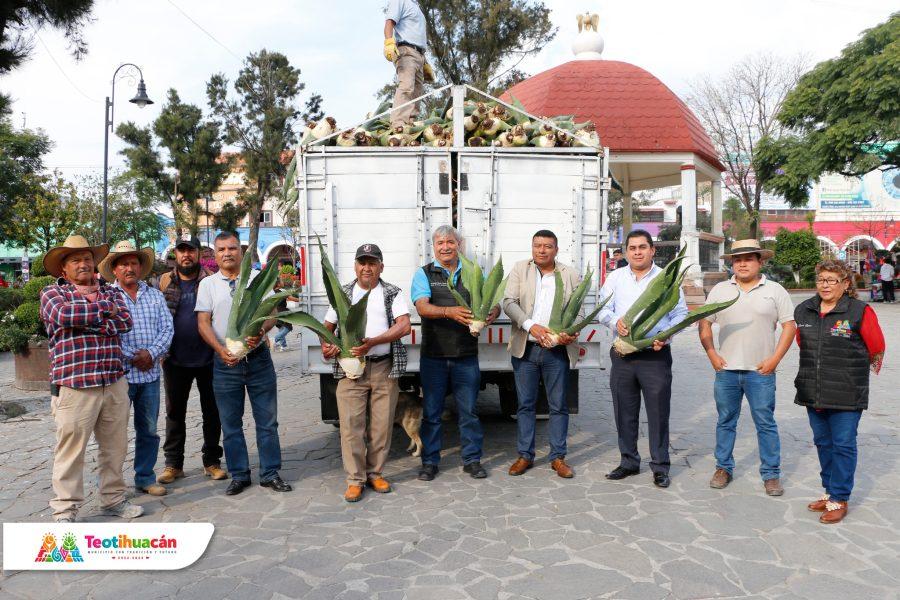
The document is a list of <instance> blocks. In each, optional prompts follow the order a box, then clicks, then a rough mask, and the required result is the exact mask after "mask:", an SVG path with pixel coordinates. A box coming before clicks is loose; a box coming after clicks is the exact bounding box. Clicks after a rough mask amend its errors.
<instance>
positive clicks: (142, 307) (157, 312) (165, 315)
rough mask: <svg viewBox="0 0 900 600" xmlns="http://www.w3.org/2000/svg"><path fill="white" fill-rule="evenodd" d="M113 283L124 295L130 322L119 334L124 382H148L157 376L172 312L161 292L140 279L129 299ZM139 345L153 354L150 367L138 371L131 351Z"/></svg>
mask: <svg viewBox="0 0 900 600" xmlns="http://www.w3.org/2000/svg"><path fill="white" fill-rule="evenodd" d="M115 285H116V287H117V288H119V291H120V293H121V294H122V297H123V298H124V299H125V305H126V306H127V307H128V311H129V312H130V313H131V321H132V323H133V327H132V329H131V331H129V332H128V333H126V334H123V335H122V336H121V339H122V356H123V357H124V358H125V377H127V378H128V383H152V382H154V381H156V380H157V379H159V370H160V369H159V359H160V358H161V357H163V356H164V355H165V354H166V353H167V352H168V351H169V344H171V343H172V335H173V334H174V333H175V327H174V326H173V324H172V313H171V312H169V307H168V306H167V305H166V298H165V296H163V295H162V292H160V291H159V290H157V289H156V288H152V287H150V286H149V285H147V284H146V283H144V282H143V281H140V282H138V292H137V299H136V300H132V299H131V296H129V295H128V293H127V292H126V291H125V290H123V289H121V287H120V286H119V283H118V282H116V284H115ZM142 349H143V350H147V351H148V352H149V353H150V356H151V357H153V368H152V369H150V370H149V371H141V370H140V369H138V368H136V367H135V366H134V365H132V364H131V361H132V359H133V358H134V355H135V354H137V352H138V350H142Z"/></svg>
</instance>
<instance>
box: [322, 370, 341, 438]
mask: <svg viewBox="0 0 900 600" xmlns="http://www.w3.org/2000/svg"><path fill="white" fill-rule="evenodd" d="M319 402H320V405H321V409H322V422H323V423H331V424H332V425H334V426H335V427H338V426H339V425H338V424H339V423H340V419H339V417H338V407H337V379H335V378H334V377H332V376H331V375H328V374H325V373H323V374H321V375H319Z"/></svg>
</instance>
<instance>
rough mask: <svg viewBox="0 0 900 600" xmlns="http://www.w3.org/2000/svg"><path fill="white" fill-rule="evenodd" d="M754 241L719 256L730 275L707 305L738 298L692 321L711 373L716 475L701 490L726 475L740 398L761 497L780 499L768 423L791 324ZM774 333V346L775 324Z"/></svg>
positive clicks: (775, 442) (763, 252) (723, 481)
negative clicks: (749, 422) (746, 410)
mask: <svg viewBox="0 0 900 600" xmlns="http://www.w3.org/2000/svg"><path fill="white" fill-rule="evenodd" d="M773 254H774V253H773V252H772V251H771V250H767V249H765V248H761V247H760V245H759V242H758V241H756V240H738V241H736V242H734V244H732V248H731V252H730V253H729V254H725V255H723V256H722V258H724V259H725V260H727V261H730V262H731V265H732V267H733V268H734V275H733V276H732V277H731V279H729V280H727V281H723V282H721V283H719V284H717V285H716V286H715V287H714V288H713V289H712V290H711V291H710V293H709V297H708V298H707V299H706V301H707V303H713V302H723V301H726V300H729V299H731V298H734V292H735V290H737V291H738V293H739V294H740V298H739V299H738V301H737V302H735V303H734V304H733V305H732V306H730V307H729V308H727V309H725V310H723V311H721V312H719V313H716V314H714V315H711V316H708V317H706V318H705V319H702V320H701V321H700V322H699V326H700V343H701V344H702V345H703V349H704V350H706V354H707V356H709V362H710V363H712V366H713V369H715V370H716V382H715V385H714V387H713V393H714V396H715V400H716V410H717V411H718V413H719V420H718V423H717V424H716V450H715V454H716V471H715V474H713V477H712V479H711V480H710V482H709V486H710V487H712V488H716V489H722V488H724V487H725V486H727V485H728V484H729V483H730V482H731V479H732V476H733V474H734V456H733V455H732V452H733V450H734V441H735V437H736V429H737V422H738V417H739V416H740V414H741V400H742V398H743V397H744V396H746V397H747V403H748V404H749V405H750V415H751V416H752V417H753V423H754V424H755V425H756V438H757V441H758V443H759V459H760V468H759V473H760V475H761V476H762V480H763V485H764V489H765V491H766V494H768V495H769V496H780V495H782V494H783V493H784V489H783V488H782V487H781V443H780V441H779V439H778V426H777V425H776V424H775V369H776V368H777V367H778V363H779V362H780V361H781V359H782V358H783V357H784V355H785V353H786V352H787V351H788V348H790V346H791V341H792V340H793V339H794V334H795V333H796V331H797V326H796V325H795V324H794V306H793V304H792V303H791V298H790V296H789V295H788V293H787V292H786V291H785V289H784V288H783V287H781V286H780V285H778V284H777V283H775V282H774V281H770V280H768V279H766V276H765V275H763V274H762V273H760V270H761V269H762V266H763V263H764V262H765V261H766V260H767V259H769V258H771V257H772V255H773ZM712 323H718V324H719V349H718V351H717V350H716V346H715V344H714V343H713V334H712ZM779 323H780V324H781V335H780V337H779V338H778V342H777V343H776V341H775V335H774V334H775V329H776V325H778V324H779Z"/></svg>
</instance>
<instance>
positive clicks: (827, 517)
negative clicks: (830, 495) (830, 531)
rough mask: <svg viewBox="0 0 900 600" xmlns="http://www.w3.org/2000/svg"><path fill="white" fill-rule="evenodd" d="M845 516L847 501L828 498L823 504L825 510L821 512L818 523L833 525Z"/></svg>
mask: <svg viewBox="0 0 900 600" xmlns="http://www.w3.org/2000/svg"><path fill="white" fill-rule="evenodd" d="M846 516H847V503H846V502H835V501H834V500H829V501H828V502H827V503H826V504H825V512H824V513H822V516H821V517H819V523H825V524H826V525H834V524H835V523H840V522H841V521H843V520H844V517H846Z"/></svg>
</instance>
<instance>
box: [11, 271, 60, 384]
mask: <svg viewBox="0 0 900 600" xmlns="http://www.w3.org/2000/svg"><path fill="white" fill-rule="evenodd" d="M51 283H53V277H50V276H45V277H35V278H33V279H31V280H30V281H29V282H28V283H26V284H25V286H24V287H23V288H22V295H21V300H22V301H21V303H20V304H18V305H17V306H15V307H10V306H9V303H7V307H8V308H7V310H6V311H5V312H3V313H2V315H0V352H12V353H13V356H14V359H15V377H16V379H15V383H14V385H15V387H17V388H19V389H22V390H41V389H45V388H46V387H47V386H48V383H49V381H50V357H49V353H48V350H47V334H46V331H45V330H44V324H43V323H42V322H41V305H40V296H41V290H42V289H44V287H45V286H47V285H49V284H51Z"/></svg>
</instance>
